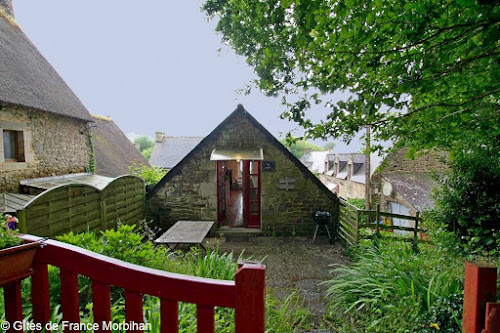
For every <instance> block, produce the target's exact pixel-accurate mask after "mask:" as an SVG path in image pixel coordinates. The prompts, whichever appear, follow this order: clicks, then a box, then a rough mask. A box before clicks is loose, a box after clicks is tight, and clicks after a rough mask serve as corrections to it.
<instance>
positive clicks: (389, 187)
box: [382, 183, 392, 197]
mask: <svg viewBox="0 0 500 333" xmlns="http://www.w3.org/2000/svg"><path fill="white" fill-rule="evenodd" d="M382 193H384V195H385V196H386V197H388V196H390V195H391V193H392V185H391V183H384V186H383V187H382Z"/></svg>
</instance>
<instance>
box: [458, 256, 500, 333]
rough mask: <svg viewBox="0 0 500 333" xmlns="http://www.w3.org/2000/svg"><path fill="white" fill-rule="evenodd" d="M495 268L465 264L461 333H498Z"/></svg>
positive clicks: (478, 264) (499, 332)
mask: <svg viewBox="0 0 500 333" xmlns="http://www.w3.org/2000/svg"><path fill="white" fill-rule="evenodd" d="M496 292H497V268H496V266H492V265H488V264H484V263H477V262H466V263H465V290H464V313H463V324H462V332H463V333H500V303H494V302H495V297H496Z"/></svg>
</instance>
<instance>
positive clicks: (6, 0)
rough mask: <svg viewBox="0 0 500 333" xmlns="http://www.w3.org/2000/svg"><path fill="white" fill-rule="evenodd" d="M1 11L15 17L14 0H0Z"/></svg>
mask: <svg viewBox="0 0 500 333" xmlns="http://www.w3.org/2000/svg"><path fill="white" fill-rule="evenodd" d="M0 11H2V12H5V14H7V15H8V16H12V17H14V7H13V6H12V0H0Z"/></svg>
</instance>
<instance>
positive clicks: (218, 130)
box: [148, 104, 337, 200]
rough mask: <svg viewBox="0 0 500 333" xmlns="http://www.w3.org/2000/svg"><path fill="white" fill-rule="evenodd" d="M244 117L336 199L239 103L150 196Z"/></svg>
mask: <svg viewBox="0 0 500 333" xmlns="http://www.w3.org/2000/svg"><path fill="white" fill-rule="evenodd" d="M241 117H244V118H246V119H247V120H248V121H249V122H250V123H251V124H252V125H253V126H255V128H256V129H257V130H258V131H260V132H261V133H262V134H263V135H264V136H265V137H266V139H267V140H268V141H269V142H270V143H271V144H272V145H273V146H275V147H276V148H277V149H278V150H280V151H281V152H282V153H283V154H284V155H285V156H287V157H288V158H289V159H290V161H292V162H293V163H294V164H295V166H297V168H299V170H300V171H301V172H302V173H303V174H304V176H305V177H306V178H309V179H310V180H311V181H312V182H313V183H315V184H316V186H318V188H319V189H320V190H321V191H323V192H324V193H325V194H326V195H328V197H330V198H331V199H332V200H336V199H337V196H336V195H335V194H334V193H332V192H331V191H330V190H329V189H328V188H327V187H326V186H325V185H324V184H323V183H322V182H321V181H320V180H319V179H318V178H317V177H316V176H315V175H314V174H313V173H312V172H311V171H309V169H308V168H306V166H305V165H304V164H302V162H301V161H299V159H298V158H297V157H295V156H294V155H293V154H292V153H291V152H290V151H289V150H288V149H287V148H286V147H285V146H283V145H282V144H281V143H280V142H279V141H278V140H277V139H276V138H275V137H274V136H273V135H272V134H271V133H270V132H269V131H268V130H267V129H265V128H264V126H262V125H261V123H259V122H258V121H257V120H256V119H255V118H254V117H253V116H252V115H251V114H250V113H249V112H247V111H246V110H245V108H244V107H243V105H241V104H238V107H237V108H236V110H234V111H233V112H232V113H231V114H230V115H229V116H228V117H227V118H226V119H224V120H223V121H222V122H221V123H220V124H219V126H217V127H216V128H215V129H214V130H213V131H212V132H211V133H210V134H209V135H207V136H206V137H205V138H204V139H203V140H201V142H200V143H199V144H198V145H197V146H196V147H195V148H194V149H193V150H191V151H190V152H189V154H187V155H186V156H185V157H184V158H183V159H182V160H181V161H180V162H179V163H178V164H177V165H176V166H175V167H174V168H173V169H172V170H170V171H169V172H168V173H167V174H166V175H165V176H164V177H163V178H162V179H161V180H160V181H159V182H158V184H156V186H155V187H154V188H153V190H152V191H151V192H149V193H148V197H149V196H151V195H153V193H156V191H158V190H159V189H161V188H162V187H163V185H164V184H165V183H166V182H168V181H170V180H171V179H172V178H173V177H174V176H176V175H178V174H179V173H180V172H181V170H182V167H183V166H184V164H186V163H187V161H189V159H190V158H191V157H192V156H194V155H195V154H196V153H197V152H199V151H200V150H201V149H203V146H204V145H205V144H206V143H208V142H210V141H211V140H212V139H216V138H217V137H218V136H219V134H220V133H221V132H222V130H224V128H226V127H227V126H228V125H229V124H231V123H232V122H233V121H235V120H236V119H238V118H241Z"/></svg>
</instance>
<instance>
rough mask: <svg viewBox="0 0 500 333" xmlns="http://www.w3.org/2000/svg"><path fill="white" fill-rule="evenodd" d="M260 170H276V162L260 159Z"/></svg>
mask: <svg viewBox="0 0 500 333" xmlns="http://www.w3.org/2000/svg"><path fill="white" fill-rule="evenodd" d="M262 171H263V172H274V171H276V162H275V161H262Z"/></svg>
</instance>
